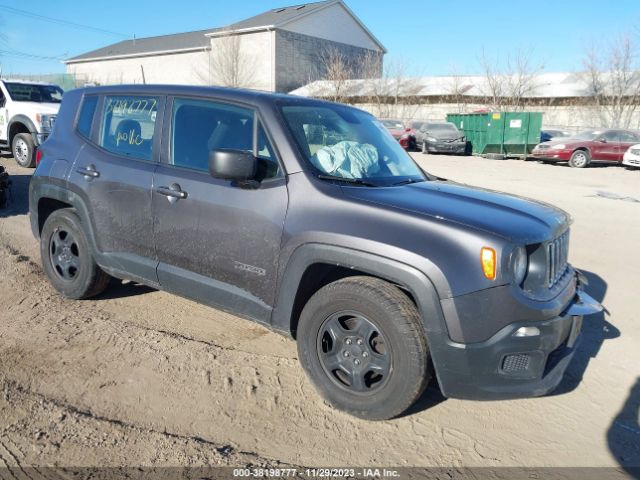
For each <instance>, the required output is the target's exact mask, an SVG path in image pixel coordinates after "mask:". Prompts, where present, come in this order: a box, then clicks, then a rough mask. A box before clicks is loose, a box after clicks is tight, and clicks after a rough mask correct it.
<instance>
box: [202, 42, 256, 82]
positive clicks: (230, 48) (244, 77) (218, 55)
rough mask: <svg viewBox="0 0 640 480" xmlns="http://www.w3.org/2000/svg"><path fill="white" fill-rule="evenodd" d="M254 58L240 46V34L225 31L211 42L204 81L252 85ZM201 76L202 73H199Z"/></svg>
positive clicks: (253, 80)
mask: <svg viewBox="0 0 640 480" xmlns="http://www.w3.org/2000/svg"><path fill="white" fill-rule="evenodd" d="M253 63H254V59H253V58H252V56H251V54H250V53H249V52H247V51H246V49H244V48H242V36H241V35H237V34H234V33H233V32H231V31H226V32H223V33H222V34H220V35H219V36H216V37H214V38H213V39H212V42H211V54H210V66H209V72H208V75H206V76H207V77H209V78H207V79H206V80H205V79H204V78H203V80H205V83H211V84H214V85H222V86H225V87H252V86H253V85H254V84H255V73H254V68H253ZM200 76H201V77H202V76H203V75H202V74H200Z"/></svg>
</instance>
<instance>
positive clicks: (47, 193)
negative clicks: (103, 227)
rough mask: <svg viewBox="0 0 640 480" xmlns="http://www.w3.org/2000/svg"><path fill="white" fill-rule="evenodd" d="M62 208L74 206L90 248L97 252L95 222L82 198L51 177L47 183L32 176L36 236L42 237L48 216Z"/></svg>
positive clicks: (30, 200)
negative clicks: (54, 181) (56, 182)
mask: <svg viewBox="0 0 640 480" xmlns="http://www.w3.org/2000/svg"><path fill="white" fill-rule="evenodd" d="M61 208H72V209H73V210H74V211H75V213H76V215H78V217H79V218H80V223H81V225H82V228H83V230H84V232H85V235H86V237H87V240H88V242H89V246H90V248H91V249H92V251H93V252H94V253H97V252H98V250H97V246H96V244H95V238H94V236H93V224H92V222H91V219H90V216H89V210H88V209H87V206H86V205H85V203H84V201H83V200H82V198H81V197H80V196H79V195H77V194H75V193H74V192H72V191H70V190H68V189H67V188H65V187H63V186H61V185H57V184H54V183H51V179H48V181H47V182H46V183H45V182H44V181H42V180H41V179H40V178H39V177H32V179H31V184H30V185H29V212H30V215H29V216H30V221H31V230H32V232H33V234H34V236H35V237H36V238H40V233H41V232H42V227H43V226H44V223H45V222H46V220H47V218H48V217H49V216H50V215H51V214H52V213H53V212H55V211H56V210H59V209H61Z"/></svg>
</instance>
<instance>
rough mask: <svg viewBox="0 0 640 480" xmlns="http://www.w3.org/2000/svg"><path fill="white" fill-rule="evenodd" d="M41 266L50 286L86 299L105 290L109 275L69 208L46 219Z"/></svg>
mask: <svg viewBox="0 0 640 480" xmlns="http://www.w3.org/2000/svg"><path fill="white" fill-rule="evenodd" d="M40 254H41V256H42V267H43V270H44V272H45V274H46V275H47V277H48V278H49V281H50V282H51V284H52V285H53V287H54V288H55V289H56V290H57V291H58V292H60V293H61V294H62V295H64V296H65V297H67V298H72V299H75V300H78V299H82V298H89V297H93V296H95V295H98V294H100V293H102V292H103V291H104V289H105V288H106V287H107V285H108V284H109V280H110V278H111V277H110V276H109V275H107V274H106V273H105V272H104V271H102V269H101V268H100V267H99V266H98V265H97V264H96V262H95V261H94V260H93V257H92V256H91V252H90V251H89V244H88V241H87V238H86V236H85V234H84V231H83V230H82V225H81V223H80V219H79V218H78V216H77V215H76V214H75V213H74V212H73V211H72V210H71V209H68V208H65V209H61V210H56V211H55V212H53V213H52V214H51V215H50V216H49V218H47V220H46V222H45V223H44V227H43V228H42V233H41V235H40Z"/></svg>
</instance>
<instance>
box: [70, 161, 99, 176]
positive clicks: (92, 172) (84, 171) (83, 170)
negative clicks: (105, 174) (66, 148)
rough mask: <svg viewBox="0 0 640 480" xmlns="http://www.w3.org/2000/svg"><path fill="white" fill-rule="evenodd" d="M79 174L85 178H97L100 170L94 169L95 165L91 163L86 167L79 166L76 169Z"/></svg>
mask: <svg viewBox="0 0 640 480" xmlns="http://www.w3.org/2000/svg"><path fill="white" fill-rule="evenodd" d="M76 172H78V173H79V174H81V175H83V176H84V178H85V180H91V179H92V178H98V177H99V176H100V172H99V171H98V170H96V166H95V165H93V164H91V165H87V166H86V167H80V168H78V169H77V170H76Z"/></svg>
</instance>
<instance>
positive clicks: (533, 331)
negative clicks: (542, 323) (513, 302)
mask: <svg viewBox="0 0 640 480" xmlns="http://www.w3.org/2000/svg"><path fill="white" fill-rule="evenodd" d="M538 335H540V329H539V328H538V327H520V328H519V329H517V330H516V332H515V333H514V334H513V336H514V337H537V336H538Z"/></svg>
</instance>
